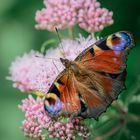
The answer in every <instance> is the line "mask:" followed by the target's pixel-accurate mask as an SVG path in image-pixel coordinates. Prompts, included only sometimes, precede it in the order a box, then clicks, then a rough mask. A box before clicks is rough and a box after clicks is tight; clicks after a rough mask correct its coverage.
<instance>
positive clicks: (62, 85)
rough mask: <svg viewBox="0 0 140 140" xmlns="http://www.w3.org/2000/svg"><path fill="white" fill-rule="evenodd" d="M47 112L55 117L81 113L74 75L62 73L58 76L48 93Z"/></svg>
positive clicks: (46, 100)
mask: <svg viewBox="0 0 140 140" xmlns="http://www.w3.org/2000/svg"><path fill="white" fill-rule="evenodd" d="M45 110H46V111H47V112H49V113H50V114H52V115H55V116H58V115H68V114H74V113H75V114H78V113H79V111H80V99H79V96H78V94H77V91H76V88H75V81H74V78H73V75H71V74H69V73H68V72H62V73H61V74H60V76H58V78H57V79H56V80H55V82H54V83H53V85H52V87H51V88H50V90H49V92H48V93H47V96H46V99H45Z"/></svg>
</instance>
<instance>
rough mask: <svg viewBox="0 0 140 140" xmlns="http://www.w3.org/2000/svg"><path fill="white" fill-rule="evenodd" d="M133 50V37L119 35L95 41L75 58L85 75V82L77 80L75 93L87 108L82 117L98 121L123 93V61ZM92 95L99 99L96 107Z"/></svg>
mask: <svg viewBox="0 0 140 140" xmlns="http://www.w3.org/2000/svg"><path fill="white" fill-rule="evenodd" d="M132 46H133V39H132V36H131V35H130V34H129V33H127V32H118V33H115V34H113V35H110V36H109V37H106V38H104V39H102V40H100V41H98V42H97V43H95V44H94V45H92V46H90V47H89V48H87V49H86V50H85V51H83V52H82V53H81V54H80V55H79V56H78V57H77V58H76V61H77V62H79V64H81V65H82V68H83V71H84V72H86V77H84V79H82V78H81V79H80V80H79V78H78V77H76V79H77V81H78V82H77V85H78V86H79V87H81V88H78V87H77V89H78V92H79V95H80V96H81V101H82V102H83V106H84V108H85V107H86V109H85V110H84V111H83V112H81V115H83V116H86V117H87V116H90V117H94V118H98V116H99V115H100V114H101V113H102V112H104V111H105V110H106V109H107V106H108V105H110V104H111V103H112V101H113V100H115V99H116V98H117V97H118V95H119V93H120V91H121V90H122V89H124V87H125V84H124V80H125V76H126V59H127V55H128V52H129V50H130V49H131V48H132ZM84 72H83V73H84ZM81 77H82V76H81ZM95 95H96V96H97V97H98V99H100V102H98V104H96V101H98V100H97V98H95V97H93V96H95ZM95 104H96V105H95Z"/></svg>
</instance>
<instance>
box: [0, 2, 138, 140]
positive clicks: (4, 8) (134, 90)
mask: <svg viewBox="0 0 140 140" xmlns="http://www.w3.org/2000/svg"><path fill="white" fill-rule="evenodd" d="M100 2H101V4H102V7H106V8H108V9H109V10H111V11H113V13H114V16H113V19H114V24H113V25H112V26H110V27H106V28H105V29H104V30H103V32H102V33H101V35H102V36H105V35H108V34H111V33H114V32H116V31H120V30H128V31H130V32H132V33H133V34H134V37H135V42H136V46H135V48H134V49H133V50H132V51H131V53H130V55H129V57H128V62H127V64H128V67H127V72H128V74H127V80H126V87H127V90H126V91H125V92H124V94H123V95H122V96H121V97H119V98H121V99H119V100H123V99H124V100H125V98H127V97H129V100H130V101H129V104H128V103H126V104H128V109H129V111H130V112H131V113H134V114H135V115H140V108H139V107H140V101H139V100H140V99H139V100H136V101H135V100H134V101H133V102H131V99H132V98H133V96H135V97H136V98H137V96H138V94H139V92H140V80H139V77H140V1H139V0H123V1H122V0H109V1H108V0H100ZM42 7H43V2H42V0H30V1H29V0H20V1H19V0H0V140H27V138H25V137H24V136H23V133H22V131H21V130H20V126H21V121H22V120H23V119H24V114H23V113H22V112H21V111H20V110H19V109H18V104H20V103H21V100H22V99H24V98H25V97H27V95H26V94H21V92H20V91H19V90H18V89H14V88H13V87H12V82H11V81H7V80H6V76H8V69H9V66H10V64H11V62H12V61H13V60H14V59H15V57H16V56H18V55H22V54H23V53H24V52H29V51H30V50H31V49H35V50H39V49H40V46H41V45H42V44H43V42H44V41H45V40H47V39H51V38H52V37H53V38H54V37H55V36H54V35H53V34H51V33H49V32H48V31H39V30H36V29H35V28H34V25H35V20H34V17H35V12H36V11H37V10H38V9H42ZM79 32H80V30H79ZM81 32H83V31H81ZM83 33H84V32H83ZM139 98H140V97H139ZM111 109H112V108H110V110H111ZM95 123H96V122H95ZM112 124H113V122H112V123H108V125H106V124H104V123H103V124H100V127H101V128H104V129H107V128H109V127H111V125H112ZM125 128H126V129H123V130H124V132H122V131H121V133H120V132H119V131H116V132H115V134H113V135H112V136H111V137H109V138H107V139H110V140H121V139H123V140H124V139H126V140H127V139H128V140H131V139H132V140H140V133H139V131H140V123H139V122H132V123H129V124H127V126H125ZM97 133H98V132H97Z"/></svg>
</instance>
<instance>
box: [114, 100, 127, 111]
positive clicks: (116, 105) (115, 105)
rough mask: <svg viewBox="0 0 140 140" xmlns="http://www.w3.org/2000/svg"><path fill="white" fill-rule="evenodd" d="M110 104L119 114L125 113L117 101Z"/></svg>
mask: <svg viewBox="0 0 140 140" xmlns="http://www.w3.org/2000/svg"><path fill="white" fill-rule="evenodd" d="M112 105H113V107H114V108H115V109H116V110H117V111H118V112H120V113H121V114H126V113H127V112H126V111H125V110H124V109H123V108H122V107H121V106H120V105H119V104H118V103H117V102H113V103H112Z"/></svg>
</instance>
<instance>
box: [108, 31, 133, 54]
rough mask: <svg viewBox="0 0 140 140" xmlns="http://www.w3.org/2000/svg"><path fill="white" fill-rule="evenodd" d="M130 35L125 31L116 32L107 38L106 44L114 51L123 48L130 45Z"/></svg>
mask: <svg viewBox="0 0 140 140" xmlns="http://www.w3.org/2000/svg"><path fill="white" fill-rule="evenodd" d="M131 44H132V37H131V35H130V34H129V33H127V32H118V33H115V34H113V35H111V36H109V37H108V38H107V45H108V47H109V48H110V49H112V50H115V51H120V50H124V49H125V48H127V47H131Z"/></svg>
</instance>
